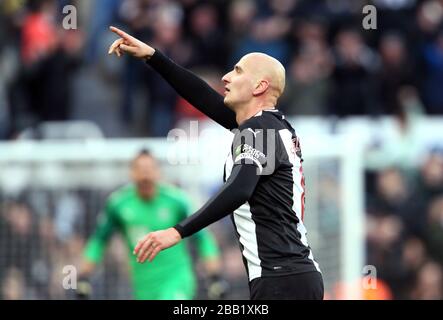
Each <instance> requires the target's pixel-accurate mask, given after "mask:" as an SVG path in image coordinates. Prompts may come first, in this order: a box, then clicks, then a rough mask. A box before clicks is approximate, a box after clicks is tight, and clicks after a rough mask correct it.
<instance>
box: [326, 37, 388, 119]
mask: <svg viewBox="0 0 443 320" xmlns="http://www.w3.org/2000/svg"><path fill="white" fill-rule="evenodd" d="M357 30H358V29H344V30H341V31H339V33H338V34H337V36H336V38H335V48H334V54H335V65H336V66H335V70H334V72H333V79H334V87H333V90H332V97H331V99H332V100H331V102H332V113H333V114H336V115H339V116H349V115H364V114H367V115H374V114H378V113H379V110H378V107H379V106H378V96H377V95H378V92H377V90H376V88H375V81H376V79H375V72H376V71H377V70H378V68H379V58H378V56H377V54H376V53H375V52H374V51H373V50H372V49H371V48H369V47H368V46H367V45H366V44H365V43H364V41H363V38H362V36H361V34H360V33H359V31H357Z"/></svg>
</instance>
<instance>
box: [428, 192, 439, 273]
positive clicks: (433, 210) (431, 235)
mask: <svg viewBox="0 0 443 320" xmlns="http://www.w3.org/2000/svg"><path fill="white" fill-rule="evenodd" d="M426 242H427V245H428V247H429V253H430V255H431V256H432V258H433V259H435V261H436V262H438V263H439V264H440V265H441V266H443V250H442V248H443V193H442V194H441V195H440V197H438V198H436V199H434V200H433V201H432V202H431V203H430V206H429V213H428V218H427V229H426Z"/></svg>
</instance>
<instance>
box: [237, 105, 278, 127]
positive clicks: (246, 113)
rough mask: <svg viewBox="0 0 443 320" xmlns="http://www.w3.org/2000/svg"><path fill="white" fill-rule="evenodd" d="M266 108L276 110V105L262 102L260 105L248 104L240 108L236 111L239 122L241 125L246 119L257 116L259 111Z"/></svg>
mask: <svg viewBox="0 0 443 320" xmlns="http://www.w3.org/2000/svg"><path fill="white" fill-rule="evenodd" d="M264 110H275V105H272V104H260V105H259V106H254V105H251V106H246V107H243V108H239V110H237V111H236V112H235V115H236V121H237V124H238V125H239V126H240V125H241V124H242V123H244V122H245V121H246V120H248V119H251V118H252V117H254V116H256V115H257V114H258V113H260V112H261V111H264Z"/></svg>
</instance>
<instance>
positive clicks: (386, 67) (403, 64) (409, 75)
mask: <svg viewBox="0 0 443 320" xmlns="http://www.w3.org/2000/svg"><path fill="white" fill-rule="evenodd" d="M379 50H380V55H381V68H380V71H379V75H378V78H379V79H380V83H379V86H380V98H381V103H382V107H383V113H384V114H399V113H400V109H401V106H399V99H398V95H397V93H398V91H399V89H400V88H401V87H402V86H405V85H412V84H414V83H415V81H414V80H415V79H414V76H415V69H414V66H413V63H412V61H411V60H410V59H409V56H408V54H407V50H406V46H405V43H404V40H403V38H402V37H401V36H400V35H399V34H395V33H391V34H386V35H383V36H382V38H381V41H380V49H379Z"/></svg>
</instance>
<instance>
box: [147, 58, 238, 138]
mask: <svg viewBox="0 0 443 320" xmlns="http://www.w3.org/2000/svg"><path fill="white" fill-rule="evenodd" d="M146 62H147V64H148V65H150V66H151V67H152V68H153V69H154V70H155V71H157V72H158V73H159V74H160V75H161V76H162V77H163V78H164V79H165V80H166V81H167V82H168V83H169V84H170V85H171V86H172V87H173V88H174V89H175V90H176V91H177V93H178V94H179V95H180V96H182V97H183V98H184V99H185V100H187V101H188V102H189V103H190V104H192V105H193V106H194V107H195V108H197V109H198V110H200V111H201V112H203V113H204V114H206V115H207V116H208V117H209V118H211V119H212V120H214V121H215V122H217V123H218V124H220V125H222V126H223V127H225V128H226V129H228V130H231V129H234V128H237V126H238V125H237V122H236V117H235V113H234V111H232V110H230V109H229V108H228V107H226V106H225V104H224V98H223V96H221V95H220V94H219V93H218V92H217V91H215V90H214V89H212V88H211V87H210V86H209V85H208V84H207V83H206V82H205V81H203V80H202V79H200V78H199V77H197V76H196V75H195V74H194V73H192V72H191V71H189V70H187V69H185V68H183V67H181V66H179V65H178V64H176V63H175V62H173V61H172V60H171V59H169V58H168V57H166V56H165V55H164V54H163V53H161V52H160V51H158V50H156V51H155V53H154V55H153V56H152V57H151V58H150V59H148V60H146Z"/></svg>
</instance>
